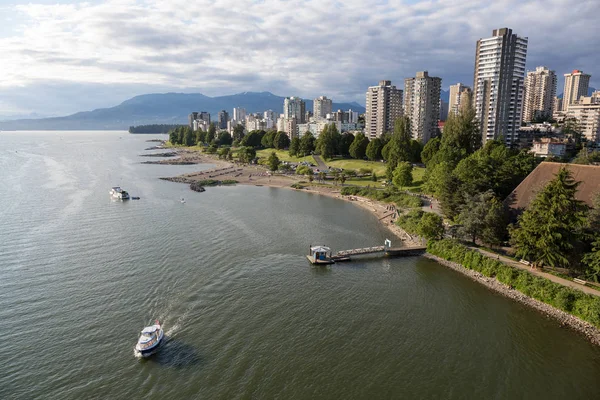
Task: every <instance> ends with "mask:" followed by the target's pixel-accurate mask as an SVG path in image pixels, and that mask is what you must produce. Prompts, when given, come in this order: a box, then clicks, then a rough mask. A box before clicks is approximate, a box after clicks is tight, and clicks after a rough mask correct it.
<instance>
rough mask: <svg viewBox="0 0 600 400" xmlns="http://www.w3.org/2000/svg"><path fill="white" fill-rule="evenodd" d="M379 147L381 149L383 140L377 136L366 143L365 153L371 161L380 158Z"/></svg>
mask: <svg viewBox="0 0 600 400" xmlns="http://www.w3.org/2000/svg"><path fill="white" fill-rule="evenodd" d="M381 149H383V142H382V141H381V139H379V138H375V139H373V140H371V141H370V142H369V144H368V145H367V150H366V152H365V154H366V155H367V158H368V159H369V160H371V161H377V160H381Z"/></svg>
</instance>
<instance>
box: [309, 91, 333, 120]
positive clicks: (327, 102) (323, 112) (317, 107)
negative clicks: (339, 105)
mask: <svg viewBox="0 0 600 400" xmlns="http://www.w3.org/2000/svg"><path fill="white" fill-rule="evenodd" d="M332 108H333V101H332V100H331V99H328V98H327V97H326V96H319V97H317V98H316V99H315V100H314V101H313V117H314V118H315V119H316V120H319V119H325V118H327V114H331V111H332Z"/></svg>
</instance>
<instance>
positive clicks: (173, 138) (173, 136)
mask: <svg viewBox="0 0 600 400" xmlns="http://www.w3.org/2000/svg"><path fill="white" fill-rule="evenodd" d="M169 142H170V143H171V144H179V134H178V133H177V130H175V129H173V130H171V131H170V132H169Z"/></svg>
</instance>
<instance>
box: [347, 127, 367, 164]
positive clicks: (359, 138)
mask: <svg viewBox="0 0 600 400" xmlns="http://www.w3.org/2000/svg"><path fill="white" fill-rule="evenodd" d="M368 145H369V139H367V137H366V136H365V134H364V133H359V134H357V135H356V137H355V138H354V141H353V142H352V144H351V145H350V156H352V158H356V159H357V160H362V159H363V158H364V157H365V154H366V152H367V146H368Z"/></svg>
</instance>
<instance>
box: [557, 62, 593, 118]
mask: <svg viewBox="0 0 600 400" xmlns="http://www.w3.org/2000/svg"><path fill="white" fill-rule="evenodd" d="M591 77H592V76H591V75H589V74H584V73H583V71H580V70H578V69H575V70H573V71H572V72H571V73H570V74H565V89H564V91H563V101H562V111H565V112H566V111H569V106H570V105H571V104H574V103H576V102H577V101H579V98H580V97H581V96H587V92H588V88H589V87H590V78H591Z"/></svg>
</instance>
